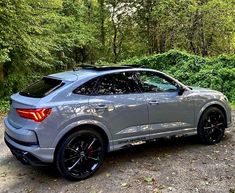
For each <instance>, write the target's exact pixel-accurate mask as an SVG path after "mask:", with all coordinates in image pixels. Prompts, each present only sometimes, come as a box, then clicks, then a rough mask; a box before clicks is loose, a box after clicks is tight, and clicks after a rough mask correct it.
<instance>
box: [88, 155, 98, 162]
mask: <svg viewBox="0 0 235 193" xmlns="http://www.w3.org/2000/svg"><path fill="white" fill-rule="evenodd" d="M87 158H88V159H91V160H94V161H100V159H99V158H94V157H90V156H87Z"/></svg>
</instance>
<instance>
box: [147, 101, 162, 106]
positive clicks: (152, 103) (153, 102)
mask: <svg viewBox="0 0 235 193" xmlns="http://www.w3.org/2000/svg"><path fill="white" fill-rule="evenodd" d="M148 103H149V104H150V105H158V104H159V102H158V101H149V102H148Z"/></svg>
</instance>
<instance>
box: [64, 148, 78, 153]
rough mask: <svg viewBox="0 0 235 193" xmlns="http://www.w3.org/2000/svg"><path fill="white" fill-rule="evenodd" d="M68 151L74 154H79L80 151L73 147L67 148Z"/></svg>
mask: <svg viewBox="0 0 235 193" xmlns="http://www.w3.org/2000/svg"><path fill="white" fill-rule="evenodd" d="M66 150H70V151H72V152H74V153H78V151H77V150H76V149H73V148H71V147H67V148H66Z"/></svg>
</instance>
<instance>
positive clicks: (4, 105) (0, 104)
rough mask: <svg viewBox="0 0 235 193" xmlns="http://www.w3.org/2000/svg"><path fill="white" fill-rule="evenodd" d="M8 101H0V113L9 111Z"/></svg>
mask: <svg viewBox="0 0 235 193" xmlns="http://www.w3.org/2000/svg"><path fill="white" fill-rule="evenodd" d="M9 108H10V104H9V101H4V100H0V113H6V112H8V111H9Z"/></svg>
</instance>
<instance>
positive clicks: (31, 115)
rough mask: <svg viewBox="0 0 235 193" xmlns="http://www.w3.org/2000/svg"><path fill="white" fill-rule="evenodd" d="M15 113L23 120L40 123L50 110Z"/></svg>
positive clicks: (28, 110) (17, 110) (42, 109)
mask: <svg viewBox="0 0 235 193" xmlns="http://www.w3.org/2000/svg"><path fill="white" fill-rule="evenodd" d="M16 112H17V113H18V114H19V115H20V116H21V117H23V118H26V119H32V120H34V121H35V122H42V121H43V120H44V119H45V118H47V117H48V116H49V115H50V113H51V108H40V109H16Z"/></svg>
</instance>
